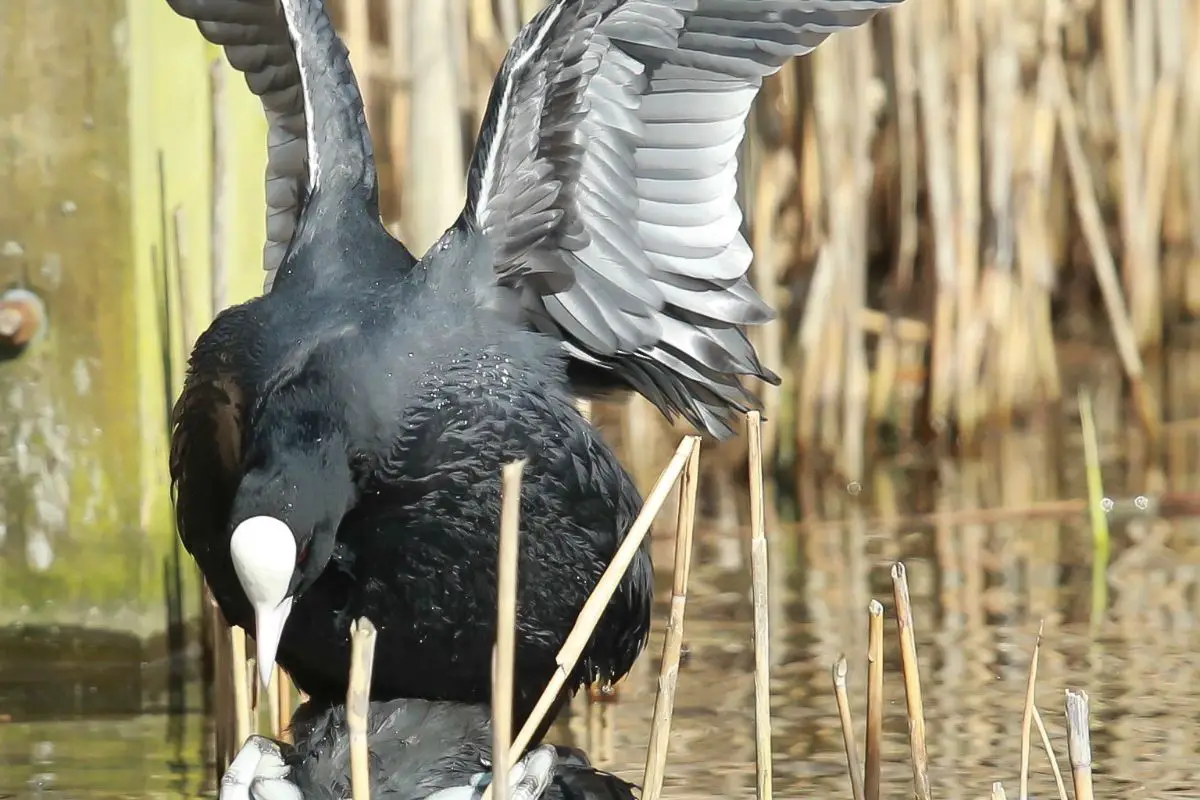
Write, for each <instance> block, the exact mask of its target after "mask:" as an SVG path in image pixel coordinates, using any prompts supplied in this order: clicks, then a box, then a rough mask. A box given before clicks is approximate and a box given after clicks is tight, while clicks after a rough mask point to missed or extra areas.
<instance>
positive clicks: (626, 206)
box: [167, 0, 901, 724]
mask: <svg viewBox="0 0 1200 800" xmlns="http://www.w3.org/2000/svg"><path fill="white" fill-rule="evenodd" d="M900 1H901V0H555V1H554V2H551V3H550V4H549V5H548V6H547V7H546V8H545V9H544V10H543V11H542V12H540V13H539V14H538V15H537V16H536V17H535V18H534V19H533V20H532V21H531V22H530V23H529V24H528V25H526V26H525V28H524V29H523V30H522V31H521V33H520V35H519V36H518V38H517V40H516V42H515V43H514V44H513V47H512V49H511V50H510V51H509V53H508V55H507V57H506V58H505V60H504V63H503V65H502V66H501V69H500V72H499V75H498V77H497V79H496V82H495V85H494V87H493V89H492V94H491V97H490V99H489V103H488V106H487V110H486V114H485V117H484V120H483V124H482V126H481V130H480V135H479V141H478V143H477V145H476V149H475V152H474V155H473V157H472V160H471V163H470V169H469V175H468V178H467V199H466V203H465V206H464V208H463V210H462V213H461V214H460V216H459V217H458V219H457V221H455V222H454V224H453V225H452V226H451V227H450V228H449V229H448V230H447V231H446V233H445V235H444V236H443V237H442V238H441V239H440V240H439V241H438V242H437V243H436V244H435V245H434V246H433V247H432V248H431V249H430V250H429V252H428V253H427V254H426V255H425V256H424V257H423V258H421V259H420V260H417V259H415V258H414V257H413V256H412V254H410V253H409V251H408V250H407V249H406V248H405V247H404V246H403V245H402V244H400V243H399V242H397V241H396V240H394V239H393V238H392V237H391V236H390V235H389V234H388V233H387V232H386V230H385V229H384V227H383V226H382V224H381V222H380V219H379V208H378V185H377V176H376V172H375V166H374V161H373V155H372V150H371V140H370V136H369V134H368V132H367V127H366V124H365V118H364V113H363V107H362V101H361V96H360V94H359V91H358V87H357V85H356V83H355V78H354V75H353V72H352V71H351V69H350V65H349V60H348V54H347V52H346V49H345V47H344V45H343V44H342V42H341V41H340V40H339V39H338V38H337V36H336V34H335V33H334V31H333V28H332V25H331V23H330V21H329V18H328V16H327V15H326V12H325V8H324V5H323V3H322V2H321V0H282V3H281V5H282V14H281V13H280V12H279V9H278V7H277V3H279V2H280V0H167V2H168V3H169V4H170V5H171V7H172V8H174V9H175V10H176V11H177V12H178V13H180V14H182V15H183V16H186V17H189V18H192V19H194V20H196V21H197V22H198V24H199V27H200V30H201V32H202V34H203V35H204V36H205V37H206V38H208V39H209V40H210V41H212V42H214V43H217V44H221V45H224V46H225V52H226V54H227V57H228V58H229V60H230V62H231V63H232V64H233V65H234V66H235V67H236V68H238V69H239V70H241V71H242V72H244V73H245V75H246V79H247V82H248V83H249V86H250V88H251V90H252V91H253V92H255V93H256V94H257V95H259V96H260V97H261V99H262V102H263V106H264V109H265V111H266V114H267V117H268V120H269V121H270V138H269V143H268V147H269V161H268V166H267V205H268V212H267V221H268V222H267V233H268V237H267V238H268V242H267V245H266V247H265V250H264V264H265V267H266V270H267V279H266V286H267V293H266V294H265V295H264V296H262V297H260V298H256V299H254V300H251V301H250V302H248V303H244V304H242V305H239V306H235V307H233V308H230V309H228V310H227V311H225V312H223V313H222V314H220V315H219V316H218V317H217V319H216V320H214V322H213V323H212V325H211V326H210V327H209V329H208V330H207V331H206V332H205V333H204V334H203V335H202V336H201V337H200V338H199V340H198V341H197V343H196V345H195V348H194V350H193V353H192V357H191V361H190V365H189V372H188V376H187V381H186V384H185V387H184V390H183V393H182V395H181V396H180V398H179V400H178V402H177V404H176V407H175V410H174V413H173V431H172V442H171V454H170V471H171V477H172V481H173V485H174V487H175V493H176V516H177V521H178V526H179V530H180V536H181V538H182V540H183V543H184V545H185V546H186V548H187V549H188V551H189V552H190V553H191V554H192V555H193V557H194V558H195V559H196V561H197V563H198V564H199V566H200V568H201V570H202V571H203V573H204V575H205V577H206V578H207V580H208V582H209V585H210V587H211V589H212V591H213V594H214V596H215V597H216V599H217V602H218V603H219V604H220V606H221V608H222V610H223V612H224V613H225V615H226V617H227V618H228V619H229V621H230V622H231V623H233V624H235V625H240V626H242V627H244V628H246V629H248V630H250V631H253V632H255V634H256V639H257V647H258V661H259V665H260V667H261V668H262V670H263V674H264V677H265V676H266V675H268V674H269V670H270V668H271V665H272V663H273V662H274V661H275V660H276V659H278V661H279V663H280V664H281V665H282V666H283V667H284V668H285V669H287V670H288V672H289V673H290V674H291V675H292V677H293V679H294V680H295V681H296V683H297V684H298V685H299V686H300V687H301V688H302V689H303V690H304V691H306V692H308V693H309V694H310V695H312V696H314V697H316V698H338V697H342V696H344V692H345V685H346V675H347V671H348V652H349V651H348V636H347V633H348V630H349V625H350V621H351V620H352V619H355V618H356V617H358V616H361V615H365V616H368V617H370V618H371V619H372V620H373V621H374V622H375V623H376V625H377V627H378V629H379V639H378V645H377V651H376V667H375V683H374V687H373V694H374V696H375V697H377V698H392V697H421V698H428V699H443V700H455V701H461V702H480V701H486V700H487V698H488V694H489V686H490V677H489V676H490V664H491V648H492V642H493V641H494V627H495V626H494V619H495V599H496V598H495V552H496V529H497V517H498V505H499V472H500V468H501V466H502V465H503V464H504V463H506V462H508V461H510V460H513V459H516V458H521V457H524V458H528V459H529V464H528V467H527V469H526V472H525V484H524V490H523V497H522V518H523V534H522V551H521V556H520V566H519V569H520V588H519V595H518V602H519V612H518V636H517V656H516V658H517V684H516V698H517V700H516V704H517V707H516V709H515V711H514V713H515V717H516V720H517V722H518V724H519V723H520V722H521V721H522V720H523V719H524V718H525V715H526V714H527V713H528V711H529V710H530V709H531V707H532V705H533V703H534V701H535V699H536V697H537V695H538V694H539V693H540V691H541V689H542V687H543V686H544V684H545V682H546V681H547V680H548V678H549V677H550V675H551V674H552V672H553V671H554V669H555V668H556V667H555V661H554V656H555V654H556V652H557V651H558V649H559V647H560V646H561V644H562V643H563V640H564V638H565V636H566V633H567V632H568V630H569V629H570V627H571V625H572V623H573V622H574V619H575V617H576V614H577V612H578V610H579V609H580V607H581V606H582V604H583V602H584V600H585V599H586V597H587V595H588V593H589V592H590V591H591V589H592V588H593V586H594V585H595V583H596V580H597V578H598V576H599V575H600V574H601V572H602V571H603V569H604V568H605V567H606V565H607V564H608V563H609V562H610V560H611V557H612V555H613V553H614V552H615V550H616V548H617V546H618V545H619V543H620V541H621V538H622V536H623V535H624V533H625V531H626V529H627V527H628V525H629V523H630V521H631V519H632V517H633V516H634V513H635V511H636V509H637V508H638V505H639V502H640V499H639V497H638V494H637V492H636V490H635V488H634V486H633V484H632V482H631V480H630V478H629V476H628V475H627V474H626V473H625V471H624V470H623V469H622V468H621V466H620V464H619V463H618V462H617V460H616V459H615V458H614V456H613V455H612V453H611V452H610V450H609V449H608V448H607V447H606V445H605V444H604V442H603V441H602V440H601V439H600V438H599V436H598V435H597V433H596V431H595V430H594V429H593V428H592V427H591V426H590V425H589V424H588V423H587V422H586V421H585V420H584V419H583V418H582V417H581V416H580V415H579V414H578V413H577V412H576V411H575V409H574V408H573V406H572V395H573V394H588V395H591V394H597V393H603V392H607V391H611V390H614V389H622V388H624V389H634V390H636V391H638V392H640V393H641V394H643V395H644V396H645V397H647V398H648V399H649V400H650V401H651V402H653V403H654V404H655V405H657V406H658V407H659V408H660V409H661V410H662V411H663V412H664V413H665V414H667V415H668V416H672V415H675V414H682V415H683V416H684V417H685V418H686V419H688V420H689V421H691V422H692V423H693V424H694V425H696V426H697V427H698V428H699V429H700V430H702V431H704V432H707V433H709V434H712V435H715V436H726V435H728V434H729V433H730V432H731V430H732V429H731V427H730V425H731V421H732V417H733V414H734V413H735V412H737V411H744V410H746V409H747V408H749V407H752V406H754V405H756V403H757V401H756V399H755V398H754V396H753V394H752V393H751V392H749V391H748V390H746V389H743V387H742V386H741V384H740V382H739V379H740V378H741V377H743V376H753V377H757V378H760V379H763V380H767V381H771V382H777V381H778V378H777V377H776V376H775V375H774V374H773V373H772V372H771V371H770V370H769V369H767V368H766V367H764V366H763V365H762V364H760V363H759V360H758V358H757V356H756V355H755V352H754V349H753V347H752V346H751V345H750V343H749V341H748V340H747V338H746V336H745V335H744V333H743V331H742V328H743V327H744V326H746V325H756V324H760V323H762V322H765V321H767V320H768V319H769V318H770V317H771V311H770V309H769V308H767V307H766V305H765V304H764V303H763V301H762V299H761V298H760V297H759V295H758V294H757V293H756V292H755V291H754V289H753V288H752V287H751V286H750V284H749V282H748V280H747V278H746V272H747V269H748V267H749V263H750V258H751V253H750V250H749V247H748V246H747V244H746V242H745V240H744V239H743V237H742V235H741V233H740V232H739V226H740V222H741V213H740V211H739V209H738V206H737V204H736V202H735V196H734V195H735V188H736V171H737V158H736V152H737V148H738V145H739V143H740V141H741V139H742V135H743V131H744V122H745V117H746V113H747V111H748V109H749V107H750V104H751V101H752V100H753V99H754V96H755V94H756V92H757V90H758V88H759V86H760V83H761V81H762V78H763V77H764V76H766V75H768V74H770V73H772V72H774V71H775V70H776V69H778V67H779V66H780V65H782V64H783V63H784V61H785V60H786V59H788V58H789V57H791V56H794V55H797V54H802V53H805V52H807V51H809V50H811V49H812V48H813V47H815V46H816V45H817V44H818V43H819V42H821V41H822V40H823V39H824V38H825V37H826V36H827V35H829V34H830V33H831V32H833V31H835V30H837V29H839V28H845V27H850V26H855V25H859V24H861V23H863V22H865V21H866V20H867V19H869V18H870V17H871V16H872V15H873V14H874V13H875V12H876V11H878V10H879V9H881V8H883V7H886V6H889V5H893V4H895V3H898V2H900ZM418 79H419V75H418ZM650 600H651V571H650V560H649V555H648V552H647V550H646V548H643V550H642V551H641V553H640V554H639V556H638V558H637V559H636V561H635V562H634V564H633V565H632V567H631V569H630V571H629V573H628V574H627V576H626V577H625V579H624V581H623V582H622V585H621V587H620V590H619V591H618V593H617V594H616V596H615V597H614V599H613V601H612V603H611V604H610V606H609V607H608V609H607V612H606V615H605V617H604V618H603V620H602V621H601V623H600V625H599V627H598V628H597V630H596V633H595V635H594V637H593V639H592V640H591V642H590V643H589V646H588V648H587V650H586V651H585V653H584V657H583V659H582V660H581V662H580V665H579V667H578V668H577V669H576V670H575V672H574V674H573V675H571V676H570V680H569V681H568V684H567V690H571V691H573V690H574V689H577V688H578V686H579V685H580V684H581V683H582V682H584V681H589V680H597V679H610V680H615V679H618V678H620V677H621V676H622V675H624V674H625V672H627V671H628V669H629V667H630V666H631V664H632V662H633V660H634V658H635V657H636V656H637V654H638V653H639V652H640V651H641V649H642V647H643V646H644V643H645V638H646V634H647V630H648V627H649V610H650ZM285 622H286V625H285Z"/></svg>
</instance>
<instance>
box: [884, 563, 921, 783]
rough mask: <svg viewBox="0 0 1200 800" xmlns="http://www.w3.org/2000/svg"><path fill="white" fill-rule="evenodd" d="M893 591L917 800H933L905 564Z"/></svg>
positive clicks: (896, 568)
mask: <svg viewBox="0 0 1200 800" xmlns="http://www.w3.org/2000/svg"><path fill="white" fill-rule="evenodd" d="M892 591H893V593H894V594H895V597H896V624H897V627H898V628H899V630H900V668H901V671H902V672H903V674H904V699H905V703H906V708H907V712H908V741H909V748H910V749H911V751H912V761H913V763H912V770H913V784H914V789H915V790H916V794H917V800H930V798H931V793H930V788H929V754H928V751H927V750H926V748H925V706H924V703H923V702H922V700H921V674H920V668H919V667H918V665H917V642H916V638H915V636H914V632H913V616H912V604H911V602H910V601H909V596H908V574H907V572H906V570H905V568H904V563H903V562H901V561H897V562H896V563H895V564H893V565H892Z"/></svg>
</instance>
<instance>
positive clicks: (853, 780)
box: [833, 656, 866, 800]
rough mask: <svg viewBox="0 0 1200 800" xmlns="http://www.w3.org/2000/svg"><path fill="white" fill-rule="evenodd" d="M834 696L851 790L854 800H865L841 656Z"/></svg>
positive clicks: (843, 659) (842, 657)
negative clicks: (844, 747)
mask: <svg viewBox="0 0 1200 800" xmlns="http://www.w3.org/2000/svg"><path fill="white" fill-rule="evenodd" d="M833 696H834V697H836V698H837V707H838V717H839V718H840V719H841V721H842V742H843V743H844V744H845V746H846V766H847V768H848V769H849V770H850V790H851V791H852V792H853V793H854V800H864V798H865V797H866V795H865V794H864V793H863V779H862V765H861V764H860V763H859V760H858V744H857V742H856V741H855V739H854V717H853V716H851V714H850V695H849V694H848V693H847V691H846V657H845V656H840V657H839V658H838V660H837V662H836V663H835V664H834V665H833Z"/></svg>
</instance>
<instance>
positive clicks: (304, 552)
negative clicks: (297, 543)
mask: <svg viewBox="0 0 1200 800" xmlns="http://www.w3.org/2000/svg"><path fill="white" fill-rule="evenodd" d="M308 545H309V543H308V542H305V543H304V546H303V547H301V548H300V555H298V556H296V563H297V564H303V563H304V562H305V561H307V560H308Z"/></svg>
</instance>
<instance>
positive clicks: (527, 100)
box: [458, 0, 902, 436]
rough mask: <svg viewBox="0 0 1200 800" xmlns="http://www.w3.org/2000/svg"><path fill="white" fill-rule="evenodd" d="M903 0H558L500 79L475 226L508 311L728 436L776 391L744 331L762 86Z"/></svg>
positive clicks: (477, 171) (754, 301)
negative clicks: (739, 193) (759, 395)
mask: <svg viewBox="0 0 1200 800" xmlns="http://www.w3.org/2000/svg"><path fill="white" fill-rule="evenodd" d="M901 1H902V0H555V2H553V3H551V4H550V5H549V6H548V7H547V8H546V9H544V10H543V11H542V12H541V13H539V14H538V15H537V16H536V17H535V18H534V19H533V20H532V21H531V22H530V23H529V24H528V25H527V26H526V27H525V28H524V29H523V30H522V32H521V34H520V36H519V37H518V39H517V41H516V42H515V43H514V44H513V47H512V49H511V50H510V51H509V53H508V55H507V57H506V59H505V62H504V64H503V66H502V67H501V70H500V74H499V75H498V76H497V79H496V83H495V85H494V86H493V89H492V94H491V98H490V100H489V103H488V108H487V112H486V115H485V117H484V121H483V125H482V127H481V131H480V137H479V141H478V143H477V145H476V149H475V153H474V156H473V158H472V161H471V165H470V172H469V175H468V179H467V202H466V205H465V207H464V210H463V212H462V215H461V217H460V218H459V222H458V225H459V227H460V228H465V229H467V230H469V231H472V232H475V233H477V234H479V235H482V236H484V237H486V239H487V240H488V243H489V245H490V247H491V251H492V254H493V257H494V260H495V267H496V278H497V280H496V287H497V290H496V292H495V295H494V297H493V298H492V299H493V300H494V305H495V307H496V308H497V309H499V310H501V311H502V312H505V313H508V314H510V315H515V316H516V317H517V318H518V319H520V320H521V321H523V322H525V323H526V324H528V325H530V326H532V327H535V328H536V329H538V330H541V331H542V332H544V333H547V334H550V335H553V336H556V337H558V338H560V339H561V340H562V341H563V342H564V345H565V347H566V348H567V350H568V352H569V353H570V354H571V356H572V357H573V361H574V364H573V367H574V369H575V374H587V376H588V378H589V380H590V381H591V380H596V379H599V382H600V384H601V386H605V385H608V386H620V385H623V386H629V387H632V388H634V389H636V390H637V391H639V392H640V393H641V394H643V395H644V396H646V397H647V398H648V399H649V400H650V401H651V402H653V403H654V404H655V405H656V406H658V408H659V409H661V410H662V411H663V413H665V414H667V415H668V416H673V415H674V414H675V413H682V414H683V415H684V416H685V417H686V418H687V419H688V420H689V421H690V422H692V423H693V424H694V425H696V426H697V427H698V428H700V429H703V430H705V431H707V432H708V433H711V434H713V435H717V436H725V435H728V434H729V433H730V432H731V428H730V424H729V421H730V417H731V414H732V412H733V411H734V410H741V411H744V410H746V409H747V408H749V407H752V406H756V405H757V400H756V398H755V397H754V396H753V395H752V394H751V393H750V392H748V391H746V390H745V389H744V388H743V387H742V386H741V384H740V381H739V376H746V375H748V376H755V377H758V378H761V379H763V380H767V381H771V382H773V383H778V380H779V379H778V377H776V376H775V375H774V374H773V373H772V372H771V371H770V370H769V369H768V368H766V367H765V366H763V365H762V364H761V363H759V360H758V357H757V355H756V354H755V352H754V348H753V347H752V346H751V344H750V342H749V340H748V339H747V338H746V336H745V334H744V333H743V330H742V328H743V327H744V326H747V325H758V324H762V323H764V322H766V321H768V320H770V319H771V318H772V316H773V314H772V311H771V309H770V308H768V307H767V306H766V304H765V303H764V302H763V300H762V298H761V297H760V296H759V295H758V293H757V292H756V291H755V290H754V288H753V287H752V286H751V285H750V283H749V281H748V279H747V271H748V269H749V266H750V261H751V252H750V248H749V246H748V245H747V243H746V241H745V239H744V238H743V237H742V234H741V231H740V227H741V222H742V214H741V210H740V209H739V207H738V205H737V202H736V197H735V195H736V189H737V167H738V164H737V151H738V147H739V145H740V143H741V141H742V137H743V134H744V132H745V121H746V115H747V113H748V111H749V109H750V105H751V103H752V101H753V100H754V98H755V96H756V94H757V93H758V90H759V87H760V86H761V83H762V79H763V78H764V77H765V76H767V75H770V74H771V73H773V72H775V71H776V70H778V69H779V68H780V67H781V66H782V65H783V64H784V62H785V61H787V59H789V58H791V57H793V56H798V55H803V54H805V53H807V52H809V51H810V50H812V49H813V48H814V47H816V46H817V45H818V44H820V43H821V42H822V41H823V40H824V39H825V38H826V37H827V36H829V35H830V34H831V33H834V32H835V31H838V30H841V29H845V28H851V27H855V26H858V25H861V24H863V23H864V22H866V21H867V20H868V19H870V18H871V17H872V16H873V15H874V14H875V13H876V12H878V11H879V10H881V9H883V8H886V7H889V6H892V5H896V4H898V3H899V2H901Z"/></svg>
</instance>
